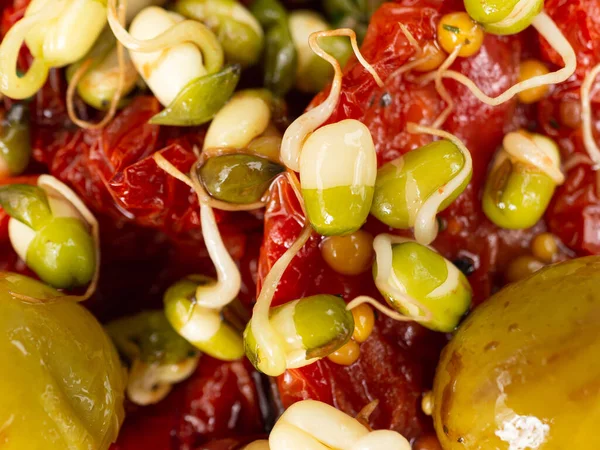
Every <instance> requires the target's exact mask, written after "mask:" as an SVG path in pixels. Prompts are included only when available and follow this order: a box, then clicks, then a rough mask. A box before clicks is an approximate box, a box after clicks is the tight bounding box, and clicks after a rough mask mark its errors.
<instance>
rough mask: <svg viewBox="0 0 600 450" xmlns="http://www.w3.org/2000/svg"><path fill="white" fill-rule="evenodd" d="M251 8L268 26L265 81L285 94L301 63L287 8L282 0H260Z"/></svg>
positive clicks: (281, 93) (264, 24)
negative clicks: (291, 32) (280, 0)
mask: <svg viewBox="0 0 600 450" xmlns="http://www.w3.org/2000/svg"><path fill="white" fill-rule="evenodd" d="M251 11H252V13H253V14H254V16H255V17H256V18H257V19H258V21H259V22H260V24H261V25H262V27H263V29H264V30H265V49H264V66H265V67H264V85H265V87H266V88H267V89H269V90H270V91H272V92H273V93H274V94H276V95H278V96H283V95H285V94H286V93H287V92H288V91H289V90H290V89H291V88H292V86H293V85H294V79H295V74H296V67H297V64H298V55H297V52H296V47H295V46H294V41H293V39H292V36H291V34H290V29H289V24H288V17H287V12H286V10H285V8H284V7H283V6H282V5H281V3H280V2H279V1H278V0H256V1H255V2H254V3H253V4H252V9H251Z"/></svg>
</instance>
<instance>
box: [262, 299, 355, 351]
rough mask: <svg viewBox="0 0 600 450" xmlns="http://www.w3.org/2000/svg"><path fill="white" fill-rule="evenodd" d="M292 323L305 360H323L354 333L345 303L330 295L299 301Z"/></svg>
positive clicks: (352, 320) (352, 321) (352, 322)
mask: <svg viewBox="0 0 600 450" xmlns="http://www.w3.org/2000/svg"><path fill="white" fill-rule="evenodd" d="M273 314H274V315H275V314H277V313H276V311H274V312H273ZM294 323H295V324H296V331H297V332H298V335H299V336H300V337H301V338H302V344H303V345H304V348H306V357H307V358H324V357H325V356H327V355H329V354H330V353H332V352H334V351H336V350H337V349H338V348H340V347H342V346H343V345H344V344H345V343H346V342H348V341H349V340H350V338H351V337H352V333H353V332H354V317H353V316H352V313H351V312H350V311H348V310H347V309H346V302H345V301H344V300H343V299H342V298H340V297H336V296H334V295H313V296H312V297H306V298H304V299H302V300H301V301H299V302H298V304H297V305H296V309H295V312H294Z"/></svg>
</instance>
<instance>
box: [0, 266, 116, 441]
mask: <svg viewBox="0 0 600 450" xmlns="http://www.w3.org/2000/svg"><path fill="white" fill-rule="evenodd" d="M13 294H19V295H25V296H28V297H32V298H33V299H39V300H41V302H40V303H30V302H26V301H23V300H21V299H19V298H17V297H16V296H14V295H13ZM57 296H60V293H59V292H57V291H56V290H54V289H52V288H50V287H48V286H46V285H44V284H42V283H40V282H38V281H34V280H32V279H30V278H28V277H25V276H22V275H17V274H12V273H7V272H5V273H2V274H0V334H1V335H2V337H3V339H0V365H1V366H2V376H1V377H0V393H1V395H2V407H1V408H0V423H3V424H10V426H9V427H8V428H5V431H6V432H7V434H5V435H4V436H5V437H6V439H3V440H2V449H3V450H23V449H28V450H42V449H44V450H65V449H70V450H89V449H92V448H93V449H96V450H108V448H109V447H110V446H111V443H112V442H114V441H115V440H116V438H117V434H118V431H119V428H120V425H121V423H122V422H123V419H124V416H125V412H124V407H123V404H124V391H125V383H126V380H125V374H124V370H123V367H122V366H121V363H120V361H119V356H118V354H117V352H116V350H115V348H114V346H113V344H112V342H111V340H110V338H109V337H108V335H107V334H106V333H105V332H104V330H103V329H102V327H101V326H100V324H99V323H98V322H97V321H96V319H95V318H94V317H93V316H92V314H90V313H89V312H88V311H87V310H86V309H85V308H83V307H82V306H81V305H79V304H77V303H75V302H71V301H60V300H59V301H43V300H44V299H49V298H52V297H54V298H56V297H57ZM90 405H93V407H90Z"/></svg>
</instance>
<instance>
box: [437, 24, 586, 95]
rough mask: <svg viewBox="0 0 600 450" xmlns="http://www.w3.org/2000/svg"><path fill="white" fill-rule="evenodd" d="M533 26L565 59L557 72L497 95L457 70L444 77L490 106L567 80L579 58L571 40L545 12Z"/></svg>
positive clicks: (449, 71) (516, 85)
mask: <svg viewBox="0 0 600 450" xmlns="http://www.w3.org/2000/svg"><path fill="white" fill-rule="evenodd" d="M532 25H533V27H534V28H535V29H536V30H537V31H538V32H539V33H540V35H541V36H542V37H543V38H544V39H546V41H548V43H549V44H550V46H551V47H552V48H553V49H554V50H555V51H556V52H557V53H558V54H559V55H560V57H561V58H562V60H563V63H564V67H563V68H562V69H559V70H557V71H556V72H552V73H548V74H545V75H538V76H535V77H532V78H530V79H528V80H524V81H521V82H519V83H517V84H515V85H513V86H512V87H510V88H509V89H507V90H506V91H504V92H503V93H502V94H500V95H498V96H497V97H490V96H488V95H486V94H484V93H483V92H482V91H481V89H479V88H478V87H477V85H476V84H475V83H474V82H473V81H471V80H470V79H469V78H467V77H466V76H465V75H463V74H461V73H459V72H456V71H454V70H446V71H445V72H443V73H442V75H441V76H442V77H443V78H450V79H452V80H454V81H457V82H458V83H460V84H462V85H464V86H465V87H466V88H467V89H469V90H470V91H471V93H472V94H473V95H474V96H475V97H477V99H479V100H480V101H482V102H483V103H485V104H486V105H490V106H497V105H500V104H502V103H505V102H507V101H509V100H510V99H512V98H513V97H514V96H515V95H517V94H518V93H520V92H523V91H526V90H527V89H531V88H536V87H538V86H543V85H548V84H558V83H562V82H563V81H565V80H567V79H568V78H569V77H570V76H571V75H573V73H575V68H576V66H577V58H576V56H575V51H574V50H573V47H571V44H570V43H569V41H568V40H567V39H566V38H565V37H564V35H563V34H562V32H561V31H560V29H559V28H558V27H557V26H556V24H555V23H554V21H553V20H552V19H551V18H550V16H548V15H547V14H546V13H545V12H541V13H540V14H538V15H537V16H536V17H535V18H534V19H533V22H532Z"/></svg>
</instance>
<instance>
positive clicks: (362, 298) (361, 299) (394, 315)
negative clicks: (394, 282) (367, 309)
mask: <svg viewBox="0 0 600 450" xmlns="http://www.w3.org/2000/svg"><path fill="white" fill-rule="evenodd" d="M414 301H415V302H416V300H414ZM363 303H367V304H369V305H371V306H372V307H374V308H375V309H377V310H378V311H379V312H381V313H383V314H385V315H386V316H388V317H389V318H390V319H393V320H397V321H398V322H414V321H415V320H416V319H415V318H413V317H409V316H405V315H404V314H400V313H399V312H397V311H394V310H393V309H391V308H388V307H387V306H385V305H382V304H381V303H380V302H378V301H377V300H375V299H374V298H373V297H369V296H368V295H359V296H358V297H356V298H354V299H352V301H350V302H348V305H347V306H346V309H347V310H348V311H351V310H353V309H354V308H356V307H357V306H359V305H362V304H363Z"/></svg>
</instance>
